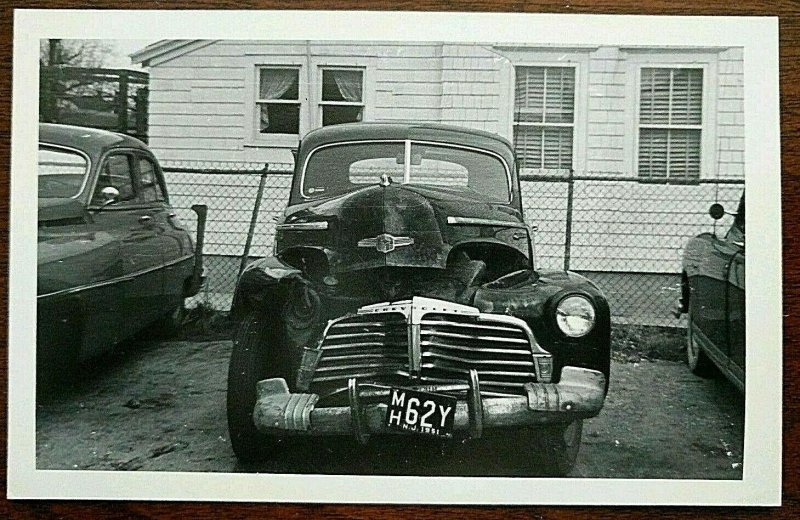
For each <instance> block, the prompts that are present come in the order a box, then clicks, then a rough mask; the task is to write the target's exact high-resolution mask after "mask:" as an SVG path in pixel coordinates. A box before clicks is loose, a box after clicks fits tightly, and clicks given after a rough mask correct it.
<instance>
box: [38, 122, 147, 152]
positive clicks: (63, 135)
mask: <svg viewBox="0 0 800 520" xmlns="http://www.w3.org/2000/svg"><path fill="white" fill-rule="evenodd" d="M39 142H40V143H47V144H55V145H61V146H68V147H70V148H76V149H78V150H81V151H83V152H85V153H87V154H88V155H90V156H92V157H97V156H99V155H101V154H103V153H104V152H105V151H106V150H108V149H109V148H117V147H126V148H139V149H142V150H147V149H148V148H147V145H145V144H144V143H143V142H141V141H140V140H138V139H136V138H135V137H131V136H129V135H125V134H118V133H115V132H109V131H108V130H100V129H97V128H88V127H83V126H71V125H59V124H54V123H40V124H39Z"/></svg>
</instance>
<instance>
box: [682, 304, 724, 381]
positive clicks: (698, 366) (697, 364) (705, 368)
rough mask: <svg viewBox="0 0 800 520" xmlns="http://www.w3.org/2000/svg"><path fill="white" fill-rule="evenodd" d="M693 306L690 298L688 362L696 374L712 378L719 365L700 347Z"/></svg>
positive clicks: (687, 335) (687, 342)
mask: <svg viewBox="0 0 800 520" xmlns="http://www.w3.org/2000/svg"><path fill="white" fill-rule="evenodd" d="M692 307H693V304H692V301H691V300H689V312H688V313H687V319H686V364H687V365H689V370H691V371H692V373H693V374H694V375H696V376H700V377H703V378H706V379H708V378H712V377H714V376H716V375H717V367H715V366H714V362H713V361H711V358H709V357H708V354H706V353H705V352H704V351H703V349H702V348H700V345H699V344H698V343H697V339H696V338H695V337H694V332H693V331H692V327H693V323H694V319H693V314H694V311H693V309H692Z"/></svg>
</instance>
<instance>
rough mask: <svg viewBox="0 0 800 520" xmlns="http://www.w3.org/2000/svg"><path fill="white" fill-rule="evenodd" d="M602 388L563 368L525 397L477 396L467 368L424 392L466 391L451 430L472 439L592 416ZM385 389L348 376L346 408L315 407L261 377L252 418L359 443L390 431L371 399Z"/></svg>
mask: <svg viewBox="0 0 800 520" xmlns="http://www.w3.org/2000/svg"><path fill="white" fill-rule="evenodd" d="M605 387H606V379H605V376H604V375H603V374H602V373H601V372H598V371H595V370H589V369H585V368H578V367H564V368H563V369H562V371H561V380H560V382H559V383H555V384H554V383H527V384H526V385H525V387H524V388H525V393H526V395H521V396H516V397H487V398H481V397H480V381H479V380H478V376H477V373H476V372H475V371H471V373H470V378H469V383H468V384H464V385H446V388H445V387H438V388H432V387H428V388H427V390H429V391H446V390H451V391H453V390H467V398H466V399H465V400H461V399H459V401H458V404H457V406H456V412H455V417H454V429H455V430H456V431H461V432H466V433H467V434H468V436H469V437H473V438H477V437H480V436H481V435H482V433H483V431H484V429H492V428H504V427H510V426H528V425H536V424H546V423H564V422H569V421H572V420H574V419H581V418H586V417H593V416H595V415H597V413H598V412H600V409H601V408H602V407H603V402H604V400H605ZM388 392H389V389H388V388H387V387H382V386H379V385H374V384H370V383H364V384H359V382H358V381H357V380H356V379H350V380H349V384H348V397H349V406H335V407H317V406H316V404H317V402H318V400H319V396H318V395H317V394H311V393H307V394H304V393H290V392H289V390H288V387H287V385H286V381H285V380H284V379H280V378H278V379H265V380H263V381H260V382H259V383H258V400H257V402H256V405H255V408H254V410H253V421H254V423H255V425H256V427H257V428H258V429H259V430H260V431H262V432H264V433H267V434H272V435H286V434H306V435H309V434H310V435H347V434H351V435H353V436H354V437H355V438H356V439H357V440H359V441H361V442H364V441H365V440H366V438H367V437H368V436H369V435H370V434H379V433H396V432H394V431H392V430H387V429H386V427H385V422H386V417H385V416H386V409H387V405H386V404H385V403H383V402H375V401H376V400H380V398H381V397H382V396H384V395H388ZM367 401H369V402H367Z"/></svg>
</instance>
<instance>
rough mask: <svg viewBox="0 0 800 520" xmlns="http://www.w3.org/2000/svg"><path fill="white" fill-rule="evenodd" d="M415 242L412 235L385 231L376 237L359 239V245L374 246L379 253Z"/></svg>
mask: <svg viewBox="0 0 800 520" xmlns="http://www.w3.org/2000/svg"><path fill="white" fill-rule="evenodd" d="M413 243H414V239H413V238H411V237H396V236H392V235H390V234H389V233H383V234H381V235H378V236H376V237H375V238H365V239H363V240H359V241H358V247H374V248H375V250H376V251H378V252H379V253H383V254H386V253H391V252H392V251H394V250H395V249H397V248H398V247H404V246H410V245H411V244H413Z"/></svg>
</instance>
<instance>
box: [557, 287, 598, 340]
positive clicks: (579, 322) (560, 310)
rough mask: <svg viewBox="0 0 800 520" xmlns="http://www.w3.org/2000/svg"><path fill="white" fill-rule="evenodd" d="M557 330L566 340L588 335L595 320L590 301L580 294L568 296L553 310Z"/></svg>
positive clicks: (593, 309) (594, 312)
mask: <svg viewBox="0 0 800 520" xmlns="http://www.w3.org/2000/svg"><path fill="white" fill-rule="evenodd" d="M555 318H556V325H557V326H558V330H560V331H561V333H562V334H564V335H565V336H567V337H568V338H582V337H584V336H586V335H587V334H589V333H590V332H591V331H592V329H594V325H595V322H596V319H597V311H596V310H595V307H594V304H593V303H592V302H591V300H590V299H589V298H588V297H586V296H584V295H582V294H568V295H566V296H564V297H563V298H561V300H559V302H558V304H557V305H556V308H555Z"/></svg>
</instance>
